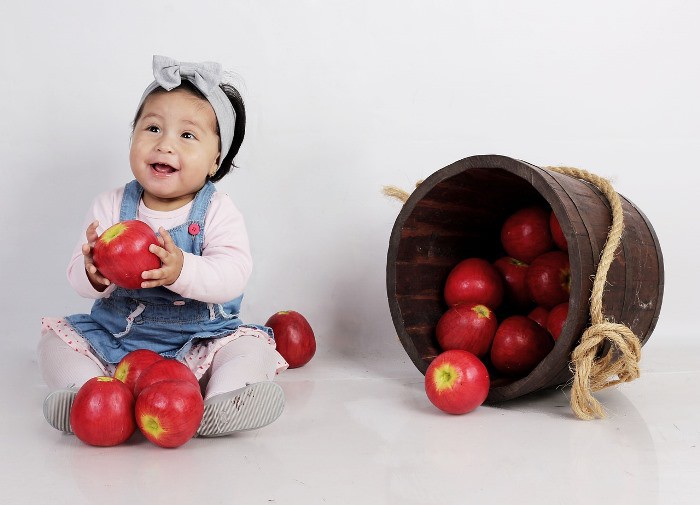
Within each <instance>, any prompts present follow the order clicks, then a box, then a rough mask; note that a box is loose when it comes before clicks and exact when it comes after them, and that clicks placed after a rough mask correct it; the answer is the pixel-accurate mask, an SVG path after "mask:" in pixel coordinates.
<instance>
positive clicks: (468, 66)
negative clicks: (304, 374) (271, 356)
mask: <svg viewBox="0 0 700 505" xmlns="http://www.w3.org/2000/svg"><path fill="white" fill-rule="evenodd" d="M699 22H700V4H698V3H697V2H692V1H673V0H671V1H667V2H652V1H632V0H627V1H620V2H609V1H589V2H585V3H576V5H575V6H574V5H573V4H572V3H568V2H559V1H555V0H552V1H530V2H507V1H491V2H477V1H468V0H456V1H442V2H433V1H406V0H404V1H399V0H393V1H389V0H371V1H346V2H338V1H336V2H333V1H327V2H323V1H319V0H297V1H292V2H284V1H279V0H277V1H260V0H259V1H255V0H246V1H232V0H219V1H217V0H199V1H197V2H192V1H187V2H185V1H179V0H167V1H166V0H153V1H147V2H146V1H143V0H138V1H134V0H128V1H119V2H116V1H112V2H95V1H87V0H76V1H65V2H43V1H41V2H40V1H37V0H23V1H21V2H20V1H9V0H6V1H4V2H3V3H2V6H1V7H0V47H1V48H2V49H0V51H1V52H2V62H1V63H0V64H1V65H2V69H1V70H0V104H2V106H1V114H0V133H1V135H0V146H1V149H2V158H1V160H0V164H1V166H2V171H1V174H2V183H1V185H0V192H1V193H0V217H1V218H2V220H3V226H2V232H3V238H4V243H3V246H2V247H0V268H1V269H2V270H1V275H2V278H1V284H0V289H1V292H0V296H1V297H2V300H1V302H2V303H1V305H0V307H2V315H3V321H4V322H5V323H6V329H5V330H4V331H3V335H2V338H3V339H4V340H6V341H9V340H19V343H18V344H17V345H19V346H20V347H24V348H25V350H28V349H30V348H32V349H33V347H34V346H35V344H36V341H37V339H38V336H39V321H40V318H41V316H42V315H62V314H66V313H74V312H80V311H86V310H88V309H89V306H90V302H89V301H88V300H83V299H80V298H79V297H78V296H77V295H76V294H75V293H73V291H72V290H71V289H70V287H69V285H68V283H67V281H66V279H65V266H66V263H67V260H68V257H69V255H70V252H71V250H72V247H73V245H74V243H75V241H76V240H77V238H78V237H79V236H80V235H81V234H82V233H83V230H82V229H81V223H82V220H83V217H84V213H85V211H86V209H87V207H88V205H89V203H90V201H91V199H92V198H93V197H94V195H95V194H96V193H98V192H100V191H102V190H104V189H108V188H111V187H114V186H116V185H121V184H123V183H125V182H127V181H128V180H130V179H131V172H130V170H129V165H128V145H129V133H130V128H129V125H130V122H131V119H132V116H133V113H134V110H135V107H136V104H137V101H138V99H139V97H140V96H141V93H142V91H143V89H144V87H145V86H146V85H147V84H148V83H149V82H150V81H151V80H152V74H151V68H150V64H151V56H152V55H153V54H154V53H157V54H164V55H168V56H172V57H174V58H176V59H180V60H183V61H201V60H214V61H220V62H221V63H222V64H223V65H224V67H225V68H228V69H230V70H232V71H234V72H235V73H236V75H237V78H236V82H237V84H238V85H239V86H240V88H241V90H242V92H243V95H244V97H245V99H246V103H247V111H248V121H249V123H248V131H247V136H246V140H245V142H244V145H243V149H242V151H241V153H240V155H239V157H238V159H237V164H238V165H239V167H240V168H238V169H237V170H236V171H235V172H234V173H232V174H231V175H229V176H227V177H226V178H225V179H224V180H223V181H222V182H220V183H219V184H218V187H219V189H220V190H223V191H227V192H228V193H229V194H230V195H231V196H232V198H233V199H234V201H235V202H236V203H237V205H238V206H239V208H240V209H241V210H242V211H243V212H244V214H245V216H246V218H247V224H248V228H249V233H250V237H251V241H252V246H253V253H254V258H255V270H254V273H253V277H252V279H251V282H250V284H249V288H248V290H247V295H246V296H247V298H246V302H245V304H244V309H243V310H244V313H243V317H244V319H245V320H247V321H251V322H259V323H263V322H264V321H265V320H266V319H267V317H268V316H269V315H271V314H272V313H273V312H275V311H277V310H281V309H286V308H291V309H295V310H298V311H300V312H302V313H303V314H305V315H306V316H307V317H308V319H309V320H310V321H311V324H312V325H313V327H314V329H315V331H316V334H317V338H318V341H319V354H320V355H321V354H324V353H325V354H326V355H330V354H336V355H339V354H342V355H344V356H353V357H358V359H362V357H366V356H369V355H374V356H383V355H384V356H398V355H400V354H402V353H403V350H402V349H401V347H400V345H399V344H398V342H397V339H396V336H395V332H394V328H393V325H392V323H391V318H390V315H389V310H388V304H387V300H386V291H385V274H384V270H385V261H386V251H387V246H388V239H389V234H390V231H391V227H392V225H393V222H394V219H395V218H396V216H397V214H398V211H399V204H398V203H396V202H394V201H391V200H388V199H387V198H386V197H384V196H383V195H382V194H381V187H382V185H383V184H395V185H399V186H402V187H404V188H406V189H409V188H411V187H412V185H413V183H414V182H415V181H416V180H417V179H420V178H424V177H426V176H428V175H430V174H431V173H433V172H435V171H436V170H438V169H440V168H442V167H444V166H446V165H448V164H450V163H452V162H453V161H456V160H458V159H461V158H464V157H466V156H471V155H475V154H504V155H508V156H512V157H515V158H519V159H523V160H526V161H529V162H531V163H534V164H537V165H548V164H567V165H573V166H578V167H581V168H585V169H587V170H590V171H593V172H596V173H598V174H600V175H603V176H606V177H610V178H611V179H612V180H613V182H614V184H615V186H616V188H617V189H618V191H619V192H620V193H622V194H624V195H625V196H627V197H628V198H629V199H631V200H632V201H633V202H634V203H635V204H636V205H637V206H639V207H640V208H641V209H642V210H643V211H644V212H645V213H646V215H647V216H648V217H649V219H650V220H651V222H652V224H653V225H654V227H655V229H656V232H657V234H658V236H659V238H660V241H661V245H662V248H663V253H664V259H665V266H666V292H665V297H664V304H663V308H662V312H661V320H660V323H659V325H658V326H657V330H656V332H655V334H654V336H653V337H652V340H651V342H656V341H663V342H666V343H673V342H678V343H679V344H682V342H683V340H684V339H685V338H692V337H693V336H694V335H695V333H696V331H695V329H694V324H693V323H694V321H695V318H696V314H695V312H696V310H697V309H696V305H695V303H696V299H697V294H696V287H697V285H698V281H699V280H700V274H698V268H697V259H696V256H697V254H698V245H699V242H698V224H697V219H696V217H695V216H696V214H697V197H696V194H697V190H698V187H699V186H700V185H699V184H698V182H699V177H698V166H697V160H698V154H699V151H700V121H699V120H698V118H699V117H700V100H699V99H698V93H699V91H698V90H700V65H698V58H697V48H698V47H700V32H699V31H698V30H697V27H698V25H699ZM12 345H15V344H14V343H13V344H12Z"/></svg>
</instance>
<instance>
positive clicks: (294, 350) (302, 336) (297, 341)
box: [265, 310, 316, 368]
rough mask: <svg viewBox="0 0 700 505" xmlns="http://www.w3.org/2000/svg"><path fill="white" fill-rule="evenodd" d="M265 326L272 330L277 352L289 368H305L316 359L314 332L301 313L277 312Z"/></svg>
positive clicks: (292, 311) (290, 311) (291, 311)
mask: <svg viewBox="0 0 700 505" xmlns="http://www.w3.org/2000/svg"><path fill="white" fill-rule="evenodd" d="M265 326H267V327H269V328H272V331H273V333H274V336H275V344H276V346H277V352H279V353H280V354H281V355H282V357H283V358H284V359H285V361H286V362H287V363H289V368H299V367H301V366H304V365H306V364H307V363H308V362H309V361H311V358H313V357H314V354H315V353H316V337H315V336H314V330H313V329H312V328H311V325H310V324H309V322H308V321H307V320H306V318H305V317H304V316H302V315H301V314H300V313H299V312H296V311H294V310H281V311H279V312H276V313H275V314H273V315H272V316H270V318H269V319H268V320H267V322H266V323H265Z"/></svg>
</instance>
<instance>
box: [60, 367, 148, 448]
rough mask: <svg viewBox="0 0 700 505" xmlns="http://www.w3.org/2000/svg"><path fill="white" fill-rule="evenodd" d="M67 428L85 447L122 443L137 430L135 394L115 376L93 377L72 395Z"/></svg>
mask: <svg viewBox="0 0 700 505" xmlns="http://www.w3.org/2000/svg"><path fill="white" fill-rule="evenodd" d="M70 425H71V429H72V430H73V433H75V436H76V437H78V439H79V440H81V441H82V442H84V443H86V444H89V445H96V446H100V447H110V446H113V445H118V444H121V443H122V442H125V441H126V440H127V439H128V438H129V437H131V435H132V434H133V433H134V431H135V430H136V424H135V422H134V395H133V394H132V393H131V391H130V390H129V388H128V387H127V386H126V385H125V384H124V383H123V382H122V381H120V380H117V379H115V378H114V377H102V376H100V377H93V378H92V379H90V380H89V381H87V382H86V383H85V384H83V386H82V387H81V388H80V390H79V391H78V393H77V394H76V395H75V399H74V401H73V406H72V407H71V411H70Z"/></svg>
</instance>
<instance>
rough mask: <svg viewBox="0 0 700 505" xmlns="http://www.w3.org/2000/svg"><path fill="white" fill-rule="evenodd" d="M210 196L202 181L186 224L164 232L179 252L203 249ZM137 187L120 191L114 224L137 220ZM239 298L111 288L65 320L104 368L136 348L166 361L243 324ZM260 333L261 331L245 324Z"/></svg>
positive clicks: (210, 188) (208, 185)
mask: <svg viewBox="0 0 700 505" xmlns="http://www.w3.org/2000/svg"><path fill="white" fill-rule="evenodd" d="M215 191H216V188H215V187H214V184H212V183H211V182H207V183H206V184H205V185H204V187H203V188H202V189H201V190H200V191H199V192H198V193H197V195H196V196H195V198H194V201H193V204H192V209H191V211H190V214H189V216H188V218H187V221H186V222H185V223H184V224H182V225H180V226H176V227H175V228H172V229H170V230H168V232H169V233H170V235H171V236H172V238H173V241H174V242H175V244H176V245H177V246H178V247H179V248H180V249H182V250H183V251H184V252H187V253H192V254H195V255H198V256H201V254H202V247H203V244H204V233H205V229H204V218H205V216H206V213H207V209H208V207H209V202H210V201H211V197H212V195H213V194H214V192H215ZM142 193H143V187H142V186H141V185H140V184H139V183H138V182H137V181H135V180H134V181H131V182H130V183H128V184H127V185H126V187H125V188H124V198H123V199H122V203H121V210H120V216H119V219H120V221H125V220H127V219H137V213H138V207H139V203H140V200H141V195H142ZM242 298H243V295H241V296H239V297H238V298H236V299H234V300H231V301H230V302H227V303H224V304H213V303H206V302H201V301H198V300H193V299H190V298H184V297H182V296H180V295H178V294H177V293H174V292H172V291H170V290H168V289H167V288H165V287H163V286H158V287H156V288H150V289H124V288H121V287H117V288H116V289H115V290H114V291H113V292H112V294H111V295H110V296H109V297H106V298H100V299H98V300H96V301H95V303H94V305H93V307H92V310H91V312H90V314H74V315H72V316H68V317H67V318H66V321H67V322H68V323H69V324H70V326H71V327H72V328H73V329H74V330H75V331H76V332H77V333H78V334H79V335H81V336H82V337H83V338H84V339H85V340H87V341H88V343H89V344H90V346H91V347H92V349H93V350H94V352H95V353H96V354H97V356H99V357H100V359H101V360H103V361H104V363H105V364H108V363H111V364H115V363H118V362H119V361H120V360H121V359H122V358H123V357H124V356H125V355H126V354H127V353H129V352H131V351H133V350H136V349H150V350H152V351H155V352H157V353H159V354H161V355H162V356H164V357H166V358H182V357H183V356H184V355H185V353H187V352H188V351H189V350H190V348H191V347H192V346H193V345H195V344H197V343H198V342H201V341H202V340H203V339H212V338H220V337H224V336H226V335H229V334H231V333H233V332H234V331H235V330H236V328H238V327H239V326H241V325H242V324H243V323H242V322H241V320H240V319H239V317H238V313H239V311H240V307H241V300H242ZM245 326H249V327H251V328H257V329H261V330H263V331H266V332H267V333H268V335H270V336H271V337H272V330H271V329H270V328H266V327H264V326H258V325H245Z"/></svg>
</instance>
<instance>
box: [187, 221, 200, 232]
mask: <svg viewBox="0 0 700 505" xmlns="http://www.w3.org/2000/svg"><path fill="white" fill-rule="evenodd" d="M187 231H189V232H190V235H199V225H198V224H197V223H192V224H191V225H190V227H189V228H187Z"/></svg>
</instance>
